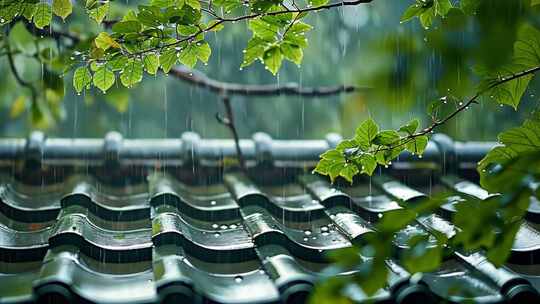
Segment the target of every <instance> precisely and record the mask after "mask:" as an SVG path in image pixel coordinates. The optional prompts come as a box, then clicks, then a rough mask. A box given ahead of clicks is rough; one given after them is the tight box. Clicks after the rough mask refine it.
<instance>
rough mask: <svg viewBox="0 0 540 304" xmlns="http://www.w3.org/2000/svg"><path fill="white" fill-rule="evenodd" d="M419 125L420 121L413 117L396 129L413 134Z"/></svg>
mask: <svg viewBox="0 0 540 304" xmlns="http://www.w3.org/2000/svg"><path fill="white" fill-rule="evenodd" d="M419 125H420V121H418V119H413V120H411V121H409V122H408V123H407V124H405V125H403V126H401V127H399V130H398V131H399V132H404V133H407V134H408V135H412V134H414V132H416V130H417V129H418V126H419Z"/></svg>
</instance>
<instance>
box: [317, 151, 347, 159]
mask: <svg viewBox="0 0 540 304" xmlns="http://www.w3.org/2000/svg"><path fill="white" fill-rule="evenodd" d="M320 157H321V158H322V159H328V160H333V161H345V156H344V155H343V153H342V152H340V151H338V150H336V149H332V150H328V151H326V152H324V153H323V154H321V155H320Z"/></svg>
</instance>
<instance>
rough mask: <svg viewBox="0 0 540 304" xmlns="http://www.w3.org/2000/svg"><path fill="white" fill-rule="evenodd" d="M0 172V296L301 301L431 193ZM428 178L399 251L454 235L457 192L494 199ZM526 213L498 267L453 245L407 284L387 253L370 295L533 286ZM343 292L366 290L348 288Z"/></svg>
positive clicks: (395, 181) (499, 291) (535, 271)
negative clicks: (432, 207)
mask: <svg viewBox="0 0 540 304" xmlns="http://www.w3.org/2000/svg"><path fill="white" fill-rule="evenodd" d="M295 172H296V171H295ZM2 180H3V182H2V183H0V282H1V284H0V302H15V303H22V302H24V301H29V300H30V301H37V300H41V299H47V297H49V296H50V294H51V293H59V294H60V295H61V296H62V297H63V298H65V299H67V300H69V301H71V302H77V301H82V300H84V301H89V302H95V303H126V302H130V303H162V302H163V303H165V302H168V301H176V302H195V303H196V302H201V301H203V302H204V301H210V302H219V303H276V302H279V301H282V302H287V301H289V302H291V303H301V302H302V301H303V300H305V298H306V295H307V294H309V292H310V291H311V290H312V288H313V285H314V284H315V282H317V280H319V279H321V278H324V277H325V276H328V275H329V272H328V271H327V267H328V266H329V261H328V259H327V255H328V254H329V253H331V252H334V251H336V250H340V249H342V248H349V247H351V246H353V244H362V240H363V238H365V237H366V236H368V235H369V234H371V233H373V231H374V229H375V228H374V227H375V226H376V223H377V221H378V220H379V219H380V218H381V217H382V214H384V213H385V212H389V211H392V210H396V209H400V208H402V207H401V206H403V205H406V204H415V203H417V202H418V201H419V200H421V199H423V198H425V197H427V196H428V194H429V193H428V192H427V191H426V189H427V188H428V187H427V186H426V185H423V187H416V186H409V185H408V184H407V183H405V182H403V181H402V180H400V179H399V178H393V177H391V176H390V175H378V176H375V177H373V178H372V179H369V180H360V181H357V182H356V183H355V184H354V185H349V184H336V185H332V184H330V183H329V182H328V181H327V180H326V179H324V178H320V177H318V176H315V175H312V174H309V173H298V172H296V175H292V174H290V176H288V177H287V178H286V179H284V180H283V181H280V180H275V179H274V180H271V181H268V182H265V181H264V179H261V178H258V177H257V178H254V177H253V176H248V175H245V174H243V173H238V172H237V173H225V174H223V175H222V178H218V179H213V178H211V179H208V180H206V181H204V182H193V180H191V179H189V180H183V179H182V178H180V177H179V175H177V174H169V173H164V172H159V173H156V174H153V175H149V176H144V177H141V178H134V179H133V180H134V181H136V182H134V183H127V184H126V183H124V182H118V183H113V184H111V183H107V182H104V181H98V180H97V179H96V178H95V177H93V175H92V174H90V175H83V176H81V175H78V174H77V175H73V176H71V177H68V178H65V179H63V180H61V181H58V182H56V183H50V184H48V183H43V185H32V184H28V183H25V182H22V181H16V180H14V179H13V178H7V177H4V178H3V179H2ZM433 184H434V186H433V188H432V187H431V186H430V187H429V190H430V191H432V190H433V189H436V190H433V191H434V192H437V191H442V190H439V189H445V190H446V191H450V193H451V195H450V196H449V197H448V200H447V201H448V202H447V204H445V205H443V206H442V207H441V208H440V210H438V211H437V213H435V214H432V215H428V216H423V217H419V218H418V219H417V221H416V222H415V223H413V224H411V225H409V226H407V227H406V228H405V229H403V230H402V231H400V232H399V233H398V234H397V235H396V237H395V240H394V245H395V246H396V247H398V248H399V249H400V250H409V245H408V241H409V240H410V239H411V237H413V236H415V235H424V236H426V237H427V238H428V240H429V241H430V242H435V239H434V237H433V236H432V234H433V233H435V232H437V233H439V232H440V233H443V234H445V235H446V236H447V237H449V238H451V237H453V236H454V235H455V233H456V231H457V229H459V228H457V227H454V226H453V225H452V224H451V222H449V218H450V217H451V215H452V213H453V212H455V209H454V206H453V205H454V204H455V203H456V202H457V201H460V200H461V199H462V198H463V197H465V196H474V197H476V198H478V199H480V200H486V199H490V198H491V197H493V195H492V194H488V193H486V192H485V191H484V190H483V189H481V188H480V187H479V186H478V185H476V184H475V183H474V182H472V181H469V180H464V179H462V178H458V177H455V176H446V177H444V178H442V179H440V180H438V179H435V180H433ZM430 185H431V184H430ZM534 208H536V207H535V205H531V208H530V211H529V213H528V216H529V214H531V216H533V215H534V212H535V209H534ZM529 219H530V218H529V217H528V221H524V222H523V225H522V227H521V229H520V231H519V233H518V236H517V239H516V241H515V243H514V246H513V249H512V253H511V259H510V262H511V263H509V264H508V265H507V266H505V267H504V268H500V269H495V268H494V267H493V265H491V264H489V262H487V261H486V260H485V258H484V257H483V256H482V255H481V254H480V253H473V254H464V253H460V252H455V253H454V254H453V255H450V257H449V258H448V259H447V260H446V261H445V262H444V263H443V265H442V266H441V269H439V270H438V271H435V272H431V273H425V274H423V275H422V276H421V278H416V280H415V281H414V282H413V281H412V280H410V277H409V274H408V273H407V272H406V271H405V270H404V269H403V268H401V267H400V266H399V265H397V264H395V263H394V262H391V261H389V262H388V268H389V269H390V270H391V271H390V276H389V278H388V286H387V288H384V289H382V290H380V291H379V292H377V293H376V295H374V296H372V298H371V299H372V300H374V301H375V302H380V303H383V302H384V303H388V302H392V301H394V300H395V299H398V298H399V294H400V292H402V291H403V288H402V287H403V286H408V287H410V286H412V285H414V288H419V289H418V290H424V289H425V288H427V289H425V290H428V291H426V292H430V293H431V294H432V295H435V296H436V297H438V298H437V299H445V300H448V301H454V302H460V301H463V300H474V301H476V302H483V303H497V302H500V301H502V300H504V299H505V297H508V295H507V293H505V292H506V291H505V290H506V289H508V288H509V287H508V286H511V287H512V286H524V285H526V286H533V287H534V288H539V286H540V279H539V278H540V271H539V269H540V268H539V266H538V265H539V264H540V262H539V259H538V254H539V250H540V233H539V232H538V231H539V230H538V224H536V223H535V222H534V221H532V220H529ZM398 251H399V250H398ZM355 271H356V270H354V269H353V270H347V271H343V272H341V273H332V274H331V275H342V276H349V275H353V274H354V272H355ZM419 282H421V285H422V286H424V287H422V288H424V289H422V288H420V287H418V285H419V284H420V283H419ZM529 282H530V283H529ZM347 294H349V296H350V297H351V299H354V300H357V301H364V300H366V299H367V298H368V297H367V296H366V295H365V294H364V293H363V292H362V291H361V290H360V289H354V288H351V289H350V290H347Z"/></svg>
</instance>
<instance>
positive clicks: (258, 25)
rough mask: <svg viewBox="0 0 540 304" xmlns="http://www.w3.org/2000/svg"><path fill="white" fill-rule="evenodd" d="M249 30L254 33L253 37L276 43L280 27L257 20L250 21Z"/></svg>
mask: <svg viewBox="0 0 540 304" xmlns="http://www.w3.org/2000/svg"><path fill="white" fill-rule="evenodd" d="M249 29H250V30H251V31H252V32H253V36H256V37H259V38H260V39H262V40H265V41H269V42H272V41H276V36H277V34H278V30H279V27H278V26H276V25H274V24H271V23H268V22H265V21H264V20H262V19H255V20H250V21H249Z"/></svg>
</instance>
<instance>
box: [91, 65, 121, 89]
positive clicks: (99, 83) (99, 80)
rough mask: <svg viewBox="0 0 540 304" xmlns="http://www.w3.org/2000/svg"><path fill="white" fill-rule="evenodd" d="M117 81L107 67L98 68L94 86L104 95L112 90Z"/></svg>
mask: <svg viewBox="0 0 540 304" xmlns="http://www.w3.org/2000/svg"><path fill="white" fill-rule="evenodd" d="M115 81H116V78H115V76H114V73H113V72H112V71H111V70H109V69H108V68H107V66H105V65H102V66H100V67H98V68H97V70H96V72H95V73H94V85H95V86H96V87H97V88H99V89H100V90H101V91H102V92H103V93H105V92H106V91H107V90H108V89H110V88H111V87H112V85H113V84H114V82H115Z"/></svg>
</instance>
